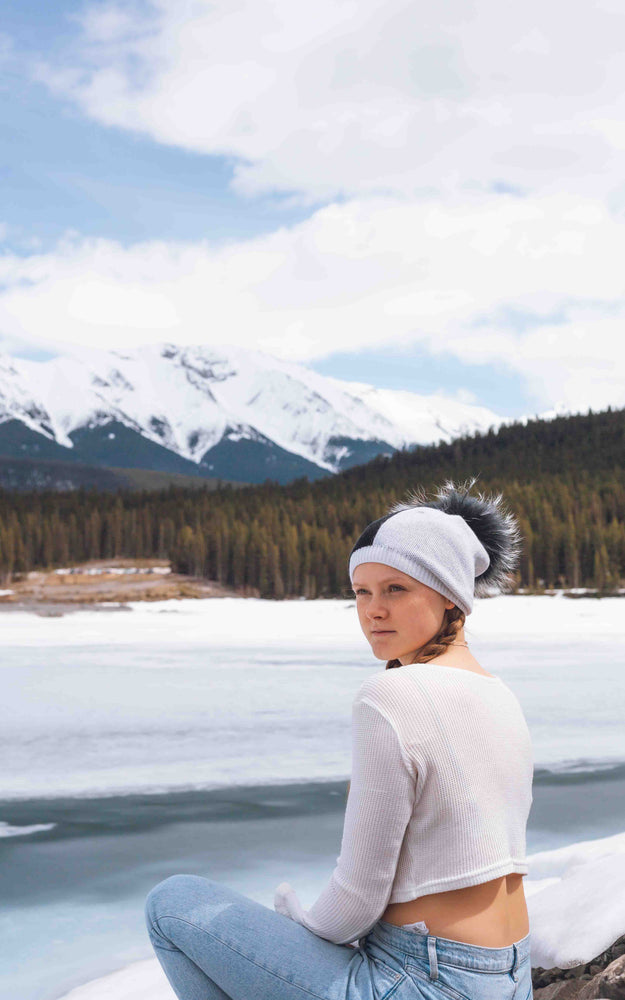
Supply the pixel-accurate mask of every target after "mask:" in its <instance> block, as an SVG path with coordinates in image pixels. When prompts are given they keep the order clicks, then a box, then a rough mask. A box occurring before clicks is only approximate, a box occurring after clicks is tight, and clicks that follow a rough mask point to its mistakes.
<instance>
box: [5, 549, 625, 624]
mask: <svg viewBox="0 0 625 1000" xmlns="http://www.w3.org/2000/svg"><path fill="white" fill-rule="evenodd" d="M516 593H517V595H518V596H536V595H537V593H538V594H540V596H546V597H556V596H563V597H569V598H584V597H595V598H599V597H603V596H605V597H608V596H610V597H625V588H619V589H617V590H615V591H613V592H611V593H610V594H599V593H598V592H597V591H596V590H595V589H593V588H585V587H577V588H568V589H562V590H557V589H554V590H545V591H539V592H530V591H527V590H519V591H517V592H516ZM259 596H260V595H259V592H258V589H257V588H255V587H238V588H234V587H227V586H225V585H223V584H220V583H219V582H218V581H216V580H207V579H205V578H204V577H194V576H186V575H184V574H182V573H174V572H172V569H171V564H170V562H169V560H168V559H147V558H146V559H130V558H122V557H117V558H113V559H93V560H90V561H89V562H84V563H79V564H76V565H73V566H65V567H60V568H56V569H46V570H31V571H30V572H28V573H24V574H20V575H18V576H16V577H15V579H13V580H11V581H9V582H6V583H4V584H3V585H2V586H0V612H2V611H31V612H33V613H34V614H37V615H42V616H47V617H58V616H60V615H64V614H67V613H69V612H73V611H80V610H81V609H89V610H91V611H119V610H124V606H125V605H127V604H129V603H130V602H132V603H134V602H136V601H167V600H183V599H185V598H191V599H198V600H202V599H208V598H220V597H259ZM493 596H494V595H493ZM287 599H288V598H287Z"/></svg>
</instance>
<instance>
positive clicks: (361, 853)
mask: <svg viewBox="0 0 625 1000" xmlns="http://www.w3.org/2000/svg"><path fill="white" fill-rule="evenodd" d="M352 736H353V750H352V775H351V781H350V782H349V783H348V792H347V808H346V810H345V820H344V825H343V839H342V842H341V853H340V856H339V858H338V859H337V864H336V867H335V869H334V871H333V873H332V875H331V877H330V879H329V881H328V883H327V884H326V887H325V889H324V890H323V892H322V893H321V895H320V896H319V898H318V899H317V900H316V902H315V903H314V904H313V906H312V907H311V908H310V909H309V910H304V909H303V908H302V907H301V905H300V904H299V901H298V900H297V899H296V898H292V897H290V896H289V899H287V898H286V896H285V899H284V900H282V899H279V900H278V905H279V906H280V910H279V912H284V910H283V907H284V908H285V909H286V910H287V915H288V916H291V918H292V919H295V920H297V922H298V923H301V924H303V926H304V927H307V928H308V929H309V930H311V931H313V933H315V934H317V935H318V936H319V937H323V938H326V940H328V941H333V942H334V943H335V944H348V943H349V942H351V941H355V940H358V939H360V938H361V937H363V936H364V935H365V934H367V933H368V932H369V931H370V930H371V928H372V927H373V926H374V924H375V923H376V922H377V921H378V920H379V919H380V917H381V916H382V914H383V913H384V910H385V909H386V907H387V905H388V900H389V898H390V895H391V892H392V888H393V881H394V878H395V872H396V870H397V861H398V858H399V853H400V850H401V846H402V842H403V839H404V834H405V831H406V827H407V825H408V823H409V821H410V817H411V815H412V812H413V808H414V803H415V788H416V769H415V768H410V767H409V766H408V763H407V761H406V758H405V757H404V753H403V751H402V747H401V744H400V741H399V737H398V735H397V733H396V731H395V729H394V727H393V726H392V725H391V723H390V722H389V721H388V720H387V719H386V718H385V716H384V715H382V714H381V712H379V711H378V709H377V708H375V706H374V705H372V704H369V703H368V702H366V701H364V700H361V699H357V700H356V702H355V703H354V706H353V717H352ZM286 888H287V887H286V886H285V889H286ZM288 888H289V889H290V886H288ZM282 895H285V894H284V892H283V893H282ZM287 895H288V894H287ZM287 904H288V905H287ZM276 908H278V907H276Z"/></svg>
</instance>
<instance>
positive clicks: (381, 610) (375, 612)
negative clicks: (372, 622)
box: [367, 597, 386, 619]
mask: <svg viewBox="0 0 625 1000" xmlns="http://www.w3.org/2000/svg"><path fill="white" fill-rule="evenodd" d="M367 615H368V617H369V618H372V619H373V618H384V617H385V615H386V608H385V607H384V604H383V602H382V601H380V600H377V599H376V598H375V597H372V598H371V600H370V602H369V607H368V608H367Z"/></svg>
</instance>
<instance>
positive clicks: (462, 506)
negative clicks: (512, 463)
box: [388, 477, 523, 597]
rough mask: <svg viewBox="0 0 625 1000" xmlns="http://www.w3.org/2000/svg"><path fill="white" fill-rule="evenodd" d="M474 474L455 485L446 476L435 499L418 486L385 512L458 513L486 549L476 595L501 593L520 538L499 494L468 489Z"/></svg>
mask: <svg viewBox="0 0 625 1000" xmlns="http://www.w3.org/2000/svg"><path fill="white" fill-rule="evenodd" d="M476 481H477V477H473V478H472V479H468V480H467V481H466V482H465V483H463V484H461V485H456V484H455V483H454V482H453V481H452V480H451V479H448V480H447V481H446V482H445V484H444V486H441V487H439V488H438V489H437V491H436V499H433V500H430V499H428V498H427V496H426V494H425V492H424V491H423V489H421V488H419V489H416V490H414V491H412V492H411V493H410V494H409V495H408V499H407V500H404V501H398V502H397V503H395V504H393V505H392V506H391V507H389V510H388V513H389V514H397V513H398V512H399V511H400V510H410V509H411V508H413V507H435V508H437V509H438V510H442V511H444V512H445V513H446V514H459V515H460V517H462V518H464V520H465V521H466V522H467V524H468V525H469V527H470V528H471V529H472V531H474V532H475V534H476V535H477V537H478V538H479V540H480V542H481V543H482V545H483V546H484V548H485V549H486V551H487V552H488V555H489V557H490V565H489V566H488V568H487V569H486V570H485V571H484V572H483V573H482V575H481V576H478V577H476V580H475V594H476V597H484V596H485V595H486V594H488V592H489V591H491V590H492V589H494V590H498V591H500V592H501V593H503V592H504V591H505V590H506V589H508V588H509V587H510V585H511V583H512V573H513V572H514V570H515V569H516V568H517V566H518V564H519V559H520V556H521V551H522V547H523V539H522V535H521V530H520V528H519V523H518V521H517V519H516V518H515V516H514V515H513V514H511V513H510V512H509V511H508V510H506V509H505V507H504V505H503V494H502V493H498V494H491V495H487V494H484V493H480V492H478V493H477V495H476V496H473V495H472V494H471V493H470V490H471V489H472V488H473V486H474V485H475V483H476Z"/></svg>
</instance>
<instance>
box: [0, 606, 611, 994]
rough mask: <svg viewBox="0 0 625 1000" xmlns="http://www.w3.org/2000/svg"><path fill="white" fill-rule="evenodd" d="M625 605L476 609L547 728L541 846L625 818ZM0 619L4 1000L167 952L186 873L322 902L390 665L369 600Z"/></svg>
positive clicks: (496, 660)
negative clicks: (168, 926)
mask: <svg viewBox="0 0 625 1000" xmlns="http://www.w3.org/2000/svg"><path fill="white" fill-rule="evenodd" d="M624 610H625V602H624V601H622V600H621V599H619V598H604V599H602V600H600V601H599V600H596V599H592V598H586V599H578V600H571V599H566V598H562V597H526V596H518V597H512V596H508V597H498V598H492V599H490V600H483V601H478V602H476V606H475V611H474V613H473V614H472V615H471V616H470V617H469V619H468V621H467V626H466V629H465V631H466V635H467V639H468V641H469V643H470V645H471V648H472V650H473V652H474V654H475V655H476V656H477V658H478V659H479V660H480V662H481V663H482V665H483V666H484V668H485V669H486V670H488V671H489V672H490V673H493V674H495V675H497V676H500V677H501V678H502V679H503V680H504V681H505V682H506V683H507V684H508V685H509V687H510V688H511V689H512V690H513V691H514V692H515V693H516V695H517V697H518V698H519V700H520V702H521V704H522V706H523V709H524V712H525V715H526V718H527V722H528V725H529V728H530V732H531V734H532V739H533V745H534V761H535V790H534V804H533V808H532V813H531V815H530V824H529V828H528V854H530V853H531V852H532V851H538V850H544V849H548V848H552V847H557V846H560V845H563V844H569V843H572V842H576V841H579V840H583V839H587V838H593V837H601V836H606V835H608V834H612V833H618V832H620V831H622V830H623V829H625V814H624V813H625V806H624V805H623V803H624V802H625V795H624V794H623V786H624V777H625V746H624V741H623V730H622V706H623V702H624V696H625V671H623V648H624V646H623V638H624V633H625V620H624V619H625V616H624V615H623V611H624ZM0 621H1V622H2V634H3V650H2V652H3V655H2V663H1V666H0V669H1V670H2V672H3V675H2V676H3V694H4V697H3V703H2V708H1V709H0V711H1V712H2V727H1V736H0V741H1V750H2V760H3V763H4V766H3V768H2V772H1V774H0V849H1V850H2V852H3V855H4V857H3V866H2V870H3V883H4V885H5V887H6V889H5V891H3V896H4V898H5V902H6V904H7V905H6V906H5V908H4V913H3V915H2V916H1V917H0V934H2V939H3V941H4V943H5V945H7V946H8V947H7V949H6V953H7V955H8V960H4V961H3V967H2V969H1V970H0V996H1V997H2V998H3V1000H4V998H5V997H6V998H8V997H11V1000H13V998H14V997H16V996H19V997H20V1000H54V998H56V997H60V996H62V995H63V994H64V993H65V992H67V990H69V989H70V988H71V987H73V986H76V985H78V984H79V983H81V982H85V981H86V980H88V979H91V978H94V977H95V976H97V975H101V974H103V973H104V972H107V971H110V970H113V969H116V968H118V967H120V966H123V965H124V964H127V963H128V962H132V961H135V960H138V959H141V958H149V957H151V956H152V952H151V949H150V946H149V942H148V940H147V936H146V933H145V930H144V927H143V915H142V905H143V898H144V897H145V894H146V893H147V891H148V890H149V888H150V887H151V885H153V884H155V883H156V882H157V881H159V880H160V879H161V878H163V877H165V876H166V875H168V874H172V873H173V872H175V871H196V872H197V873H199V874H206V875H208V876H209V877H212V878H218V879H220V880H224V881H226V882H228V884H230V885H232V886H233V887H234V888H237V889H239V891H242V892H245V893H246V894H247V895H250V896H252V897H253V898H255V899H258V900H259V901H260V902H263V903H265V904H266V905H269V906H271V905H272V899H273V889H274V888H275V886H276V885H277V883H278V882H280V881H282V880H288V881H290V882H291V883H292V884H294V885H296V886H297V888H298V891H299V893H300V898H301V899H302V901H303V902H304V905H309V904H310V903H312V902H313V901H314V898H315V896H316V895H317V894H318V892H320V891H321V889H322V887H323V885H324V884H325V881H326V880H327V878H328V877H329V875H330V873H331V870H332V868H333V866H334V863H335V861H336V857H337V854H338V851H339V848H340V836H341V829H342V816H343V810H344V804H345V791H346V782H347V780H348V779H349V770H350V731H349V726H350V715H351V701H352V699H353V696H354V694H355V692H356V690H357V689H358V687H359V686H360V684H361V683H362V681H363V680H364V679H365V677H367V676H369V675H370V674H371V673H373V672H375V671H377V670H381V669H383V668H384V663H383V662H382V661H379V660H376V659H374V658H373V655H372V653H371V651H370V648H369V645H368V643H367V642H366V640H365V638H364V636H363V635H362V633H361V631H360V627H359V625H358V621H357V617H356V611H355V606H354V602H353V601H289V602H273V601H263V600H254V599H247V600H246V599H235V598H225V599H216V600H205V601H171V602H162V603H155V604H136V605H132V606H131V610H119V611H109V612H98V611H93V610H91V611H81V612H77V613H75V614H71V615H66V616H64V617H59V618H44V617H39V616H36V615H32V614H28V613H22V612H13V611H11V612H6V613H3V614H2V617H1V618H0ZM597 636H600V637H601V638H599V639H598V638H597ZM267 786H270V787H267ZM165 793H167V794H165ZM228 793H229V794H228ZM530 874H531V871H530ZM526 884H528V886H529V880H528V879H526Z"/></svg>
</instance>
